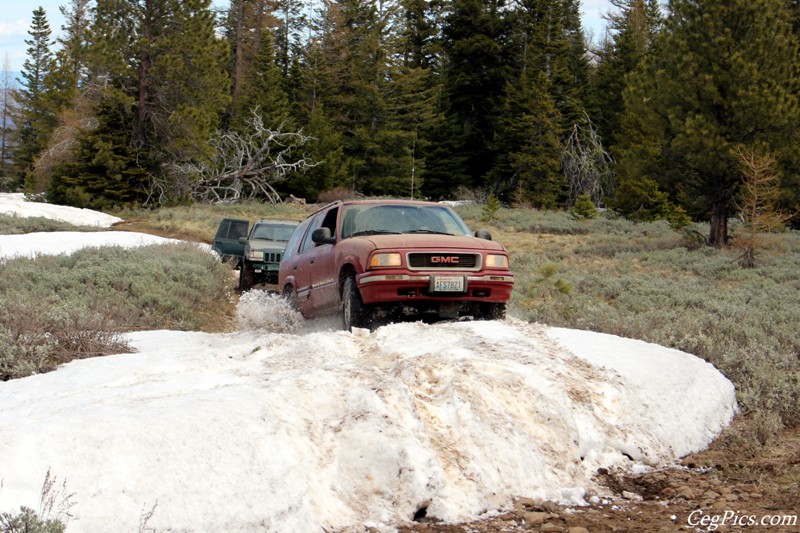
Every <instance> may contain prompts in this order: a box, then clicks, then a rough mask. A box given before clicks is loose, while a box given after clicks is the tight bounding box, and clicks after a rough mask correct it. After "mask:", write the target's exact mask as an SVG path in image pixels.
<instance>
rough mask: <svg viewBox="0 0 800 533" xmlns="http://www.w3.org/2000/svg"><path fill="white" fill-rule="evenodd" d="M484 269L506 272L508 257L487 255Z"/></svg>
mask: <svg viewBox="0 0 800 533" xmlns="http://www.w3.org/2000/svg"><path fill="white" fill-rule="evenodd" d="M486 268H498V269H500V268H501V269H503V270H508V256H506V255H496V254H489V255H487V256H486Z"/></svg>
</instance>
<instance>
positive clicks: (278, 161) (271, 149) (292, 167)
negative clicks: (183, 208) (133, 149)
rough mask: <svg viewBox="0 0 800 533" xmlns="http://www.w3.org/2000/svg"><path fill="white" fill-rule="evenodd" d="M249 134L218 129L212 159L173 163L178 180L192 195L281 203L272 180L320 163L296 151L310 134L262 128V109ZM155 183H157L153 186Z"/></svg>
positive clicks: (222, 200)
mask: <svg viewBox="0 0 800 533" xmlns="http://www.w3.org/2000/svg"><path fill="white" fill-rule="evenodd" d="M248 124H249V126H250V127H249V129H248V130H247V131H246V132H243V133H242V132H235V131H228V132H219V133H218V134H217V135H216V136H215V137H214V138H213V139H212V140H211V145H212V147H213V148H214V153H215V155H214V157H213V159H212V160H211V161H207V162H203V161H192V162H188V163H184V164H180V165H177V164H176V165H173V166H172V170H173V174H174V175H175V177H177V178H178V180H177V182H178V183H183V184H184V187H181V188H185V187H186V186H188V193H189V196H190V197H191V198H192V199H194V200H197V201H201V202H211V203H226V202H237V201H239V200H242V199H245V198H265V199H266V200H267V201H269V202H270V203H272V204H278V203H280V202H281V198H280V196H279V195H278V193H277V191H276V190H275V188H274V184H276V183H279V182H281V181H283V180H284V179H286V177H287V176H289V175H290V174H291V173H293V172H303V171H305V170H306V169H308V168H311V167H313V166H316V164H317V163H311V162H310V161H309V160H308V158H307V157H306V156H305V154H300V155H298V154H296V152H297V151H299V149H300V148H301V147H302V146H303V145H305V144H306V143H307V142H308V141H309V140H311V139H312V138H311V137H309V136H307V135H304V134H303V133H302V131H299V132H284V131H281V129H282V127H283V125H281V127H279V128H278V129H277V130H270V129H268V128H266V127H265V126H264V122H263V119H262V117H261V114H260V113H259V110H258V109H255V110H254V111H253V117H252V118H251V119H250V120H249V121H248ZM154 185H155V184H154Z"/></svg>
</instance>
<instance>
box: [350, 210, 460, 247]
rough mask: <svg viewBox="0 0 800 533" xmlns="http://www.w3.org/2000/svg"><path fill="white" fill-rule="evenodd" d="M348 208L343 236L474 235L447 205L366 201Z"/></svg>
mask: <svg viewBox="0 0 800 533" xmlns="http://www.w3.org/2000/svg"><path fill="white" fill-rule="evenodd" d="M344 209H345V210H344V215H343V219H342V220H343V222H342V238H343V239H346V238H348V237H356V236H358V235H376V234H381V233H433V234H443V235H469V234H470V232H469V228H467V226H466V224H464V222H463V221H462V220H461V219H460V218H459V216H458V215H457V214H456V213H455V212H454V211H453V210H452V209H450V208H449V207H446V206H439V205H410V204H388V205H387V204H379V205H374V204H362V205H351V206H346V207H345V208H344Z"/></svg>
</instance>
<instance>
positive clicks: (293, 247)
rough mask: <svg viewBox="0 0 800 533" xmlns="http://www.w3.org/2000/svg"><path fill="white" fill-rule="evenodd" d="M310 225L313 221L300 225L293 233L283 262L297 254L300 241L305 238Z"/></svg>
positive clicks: (287, 244)
mask: <svg viewBox="0 0 800 533" xmlns="http://www.w3.org/2000/svg"><path fill="white" fill-rule="evenodd" d="M310 224H311V220H310V219H309V220H306V221H305V222H303V223H302V224H300V225H299V226H297V229H296V230H295V231H294V233H292V236H291V238H290V239H289V242H288V243H286V250H284V252H283V259H282V261H286V260H287V259H289V258H290V257H292V256H293V255H294V254H295V253H296V252H297V247H298V246H299V244H300V240H301V239H302V238H303V235H304V234H305V232H306V230H307V229H308V226H309V225H310Z"/></svg>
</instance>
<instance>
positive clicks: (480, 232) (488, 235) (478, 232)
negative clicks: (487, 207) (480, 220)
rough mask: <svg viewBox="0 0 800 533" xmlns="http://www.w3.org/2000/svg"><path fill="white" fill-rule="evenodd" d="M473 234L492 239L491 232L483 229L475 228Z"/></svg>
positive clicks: (480, 237) (488, 239)
mask: <svg viewBox="0 0 800 533" xmlns="http://www.w3.org/2000/svg"><path fill="white" fill-rule="evenodd" d="M475 236H476V237H477V238H479V239H486V240H487V241H491V240H492V234H491V233H489V232H488V231H486V230H485V229H477V230H475Z"/></svg>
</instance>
